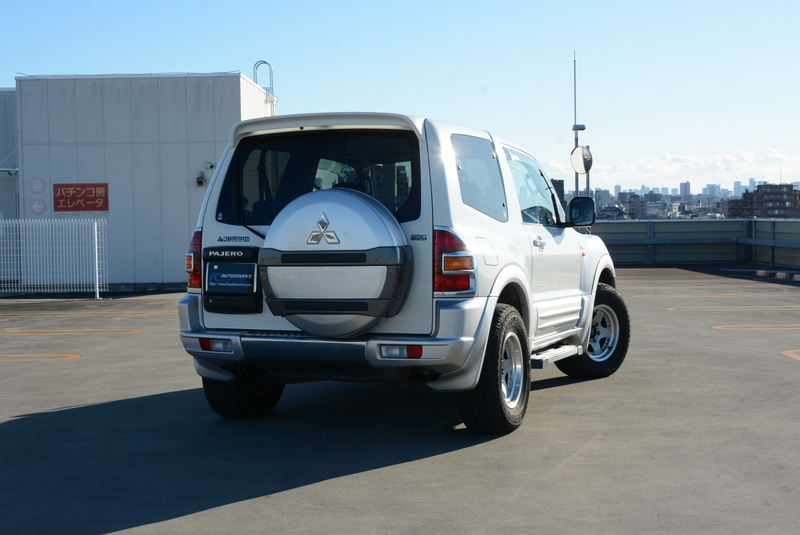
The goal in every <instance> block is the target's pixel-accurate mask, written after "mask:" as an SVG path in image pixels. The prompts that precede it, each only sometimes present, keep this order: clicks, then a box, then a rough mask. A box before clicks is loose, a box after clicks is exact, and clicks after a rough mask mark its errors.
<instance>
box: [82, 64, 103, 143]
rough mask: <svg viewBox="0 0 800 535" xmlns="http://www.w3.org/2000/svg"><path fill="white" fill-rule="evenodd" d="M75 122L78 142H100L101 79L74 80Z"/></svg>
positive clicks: (101, 134) (101, 120)
mask: <svg viewBox="0 0 800 535" xmlns="http://www.w3.org/2000/svg"><path fill="white" fill-rule="evenodd" d="M75 108H76V113H75V123H76V135H77V137H76V141H77V142H78V143H102V142H103V140H104V138H105V133H104V129H103V81H102V80H100V79H97V78H86V79H81V80H76V81H75Z"/></svg>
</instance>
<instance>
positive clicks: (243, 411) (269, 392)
mask: <svg viewBox="0 0 800 535" xmlns="http://www.w3.org/2000/svg"><path fill="white" fill-rule="evenodd" d="M284 386H285V385H282V384H278V385H260V384H259V385H256V384H253V381H252V380H251V377H250V376H249V375H247V374H246V375H243V376H242V377H238V378H237V379H236V380H235V381H233V382H231V383H225V382H223V381H215V380H214V379H208V378H206V377H203V392H205V395H206V400H207V401H208V404H209V405H210V406H211V408H212V409H213V410H214V412H216V413H217V414H219V415H220V416H224V417H225V418H232V419H235V420H240V419H245V418H259V417H261V416H266V415H267V414H269V413H270V412H272V409H274V408H275V405H277V404H278V401H279V400H280V399H281V394H283V389H284Z"/></svg>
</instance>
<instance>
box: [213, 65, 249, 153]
mask: <svg viewBox="0 0 800 535" xmlns="http://www.w3.org/2000/svg"><path fill="white" fill-rule="evenodd" d="M240 83H241V79H240V78H239V77H232V76H220V77H219V78H214V122H215V125H216V127H215V129H214V139H224V140H226V141H227V140H228V139H230V136H231V128H233V125H234V124H235V123H236V122H237V121H241V120H242V119H241V117H242V103H241V94H240V93H239V84H240ZM231 119H233V122H231Z"/></svg>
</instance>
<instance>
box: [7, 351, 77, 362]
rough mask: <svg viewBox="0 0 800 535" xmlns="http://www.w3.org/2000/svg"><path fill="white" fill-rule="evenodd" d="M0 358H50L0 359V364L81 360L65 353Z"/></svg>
mask: <svg viewBox="0 0 800 535" xmlns="http://www.w3.org/2000/svg"><path fill="white" fill-rule="evenodd" d="M0 357H51V358H16V359H6V358H0V362H45V361H51V360H72V359H79V358H81V356H80V355H69V354H66V353H62V354H58V353H56V354H53V355H48V354H45V355H0Z"/></svg>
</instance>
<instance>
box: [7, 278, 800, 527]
mask: <svg viewBox="0 0 800 535" xmlns="http://www.w3.org/2000/svg"><path fill="white" fill-rule="evenodd" d="M737 270H739V271H737ZM618 277H619V280H618V287H619V291H620V293H621V295H622V296H623V298H624V299H625V301H626V303H627V304H628V307H629V310H630V314H631V318H632V324H633V335H632V340H631V346H630V351H629V353H628V357H627V360H626V361H625V363H624V364H623V365H622V368H621V369H620V370H619V371H618V372H617V373H616V374H615V375H613V376H611V377H609V378H606V379H601V380H594V381H577V380H572V379H569V378H567V377H565V376H564V375H563V374H561V373H560V372H559V371H558V369H557V368H556V367H555V366H550V367H548V368H546V369H545V370H541V371H538V370H535V371H534V372H533V374H532V377H533V381H532V383H531V390H532V392H531V399H530V405H529V409H528V414H527V416H526V421H525V423H524V425H523V426H522V428H520V429H519V430H518V431H516V432H514V433H512V434H510V435H508V436H504V437H493V436H484V435H477V434H474V433H472V432H470V431H468V430H467V429H465V428H464V426H463V424H462V422H461V421H460V419H459V416H458V412H457V410H456V407H455V403H454V401H453V399H452V397H450V396H447V395H444V394H437V393H435V392H432V391H429V390H426V389H410V388H403V387H399V386H394V385H384V384H344V383H333V382H322V383H310V384H302V385H290V386H288V387H287V388H286V392H285V394H284V396H283V398H282V399H281V401H280V403H279V404H278V407H277V408H276V409H275V411H274V412H273V413H272V414H271V415H270V416H269V417H267V418H264V419H259V420H252V421H229V420H225V419H223V418H220V417H218V416H216V415H215V414H214V413H213V412H212V411H211V410H210V409H209V408H208V406H207V404H206V401H205V398H204V396H203V391H202V389H201V388H200V379H199V377H198V376H197V375H196V374H195V371H194V368H193V366H192V361H191V358H190V357H189V355H187V354H186V353H185V352H184V351H183V348H182V346H181V344H180V341H179V339H178V335H177V331H178V317H177V313H176V309H177V302H178V300H179V299H180V298H181V297H182V294H180V293H161V294H138V295H115V296H111V297H108V296H106V298H104V299H101V300H99V301H96V300H93V299H51V298H37V299H30V298H14V299H0V534H9V535H17V534H27V533H31V534H34V533H35V534H48V533H58V534H67V533H69V534H101V533H112V532H114V533H116V532H121V533H131V534H151V533H152V534H162V533H187V534H188V533H191V534H206V533H207V534H227V533H230V534H247V533H259V534H264V533H348V534H352V533H369V534H373V533H437V534H438V533H486V534H492V535H495V534H504V533H525V534H529V533H594V534H601V533H602V534H604V533H608V534H626V533H631V534H633V533H635V534H641V533H659V534H667V533H682V534H683V533H693V534H726V535H730V534H735V533H742V534H744V533H747V534H751V533H759V534H788V533H796V531H797V524H798V522H799V521H800V403H799V401H800V336H798V334H800V282H798V281H791V280H788V281H776V280H774V279H766V278H757V277H753V276H752V273H750V272H745V271H741V270H740V268H737V267H730V268H724V267H723V268H716V267H714V268H709V269H700V268H691V269H686V268H679V267H675V268H620V269H618Z"/></svg>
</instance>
